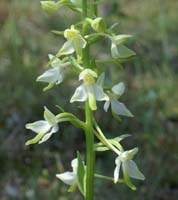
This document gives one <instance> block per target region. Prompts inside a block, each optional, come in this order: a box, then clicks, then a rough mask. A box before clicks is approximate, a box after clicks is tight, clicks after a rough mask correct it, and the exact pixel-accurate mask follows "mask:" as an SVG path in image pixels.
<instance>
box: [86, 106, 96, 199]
mask: <svg viewBox="0 0 178 200" xmlns="http://www.w3.org/2000/svg"><path fill="white" fill-rule="evenodd" d="M85 115H86V126H87V127H86V131H85V134H86V146H87V149H86V151H87V152H86V157H87V158H86V160H87V168H86V200H93V196H94V168H95V151H94V134H93V116H92V111H91V109H90V107H89V103H88V102H86V104H85Z"/></svg>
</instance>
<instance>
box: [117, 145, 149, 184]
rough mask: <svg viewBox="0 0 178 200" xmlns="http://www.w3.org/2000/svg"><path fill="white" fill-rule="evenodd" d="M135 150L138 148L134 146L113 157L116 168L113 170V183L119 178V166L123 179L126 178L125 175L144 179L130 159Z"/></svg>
mask: <svg viewBox="0 0 178 200" xmlns="http://www.w3.org/2000/svg"><path fill="white" fill-rule="evenodd" d="M137 152H138V148H134V149H132V150H129V151H124V152H122V153H121V154H120V155H119V156H118V157H117V158H116V159H115V164H116V168H115V170H114V182H115V183H117V181H118V179H119V175H120V168H121V167H122V170H123V174H124V176H125V177H124V178H125V179H127V175H128V176H130V177H132V178H135V179H140V180H144V179H145V177H144V175H143V174H142V173H141V172H140V171H139V169H138V167H137V165H136V163H135V162H134V161H133V160H132V159H133V157H134V156H135V154H136V153H137ZM126 182H127V180H126Z"/></svg>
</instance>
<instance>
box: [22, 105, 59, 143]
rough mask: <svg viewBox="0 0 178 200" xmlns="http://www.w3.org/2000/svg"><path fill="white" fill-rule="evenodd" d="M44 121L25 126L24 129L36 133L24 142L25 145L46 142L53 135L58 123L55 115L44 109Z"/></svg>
mask: <svg viewBox="0 0 178 200" xmlns="http://www.w3.org/2000/svg"><path fill="white" fill-rule="evenodd" d="M44 119H45V120H40V121H36V122H33V123H29V124H26V126H25V127H26V128H27V129H30V130H32V131H34V132H36V133H37V135H36V136H35V137H34V138H33V139H31V140H28V141H27V142H26V145H30V144H35V143H37V142H39V144H40V143H43V142H45V141H47V140H48V139H49V138H50V137H51V135H52V134H53V133H56V132H57V131H58V125H57V123H58V121H57V120H56V118H55V115H54V114H53V113H52V112H51V111H49V110H48V109H47V108H46V107H45V111H44Z"/></svg>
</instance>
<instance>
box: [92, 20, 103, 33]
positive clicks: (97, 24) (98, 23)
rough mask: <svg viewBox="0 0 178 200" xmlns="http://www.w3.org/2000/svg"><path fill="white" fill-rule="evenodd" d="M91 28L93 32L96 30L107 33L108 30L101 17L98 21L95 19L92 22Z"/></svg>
mask: <svg viewBox="0 0 178 200" xmlns="http://www.w3.org/2000/svg"><path fill="white" fill-rule="evenodd" d="M91 26H92V28H93V30H95V31H96V32H105V30H106V24H105V22H104V20H103V18H101V17H97V18H96V19H94V20H93V21H92V22H91Z"/></svg>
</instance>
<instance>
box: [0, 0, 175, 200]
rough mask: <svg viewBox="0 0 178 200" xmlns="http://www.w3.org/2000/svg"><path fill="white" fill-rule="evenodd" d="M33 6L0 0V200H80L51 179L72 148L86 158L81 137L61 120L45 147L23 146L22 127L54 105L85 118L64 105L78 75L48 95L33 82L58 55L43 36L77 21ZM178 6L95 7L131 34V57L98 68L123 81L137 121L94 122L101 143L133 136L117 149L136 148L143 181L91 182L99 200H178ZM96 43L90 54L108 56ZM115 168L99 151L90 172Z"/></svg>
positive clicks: (106, 116) (147, 1)
mask: <svg viewBox="0 0 178 200" xmlns="http://www.w3.org/2000/svg"><path fill="white" fill-rule="evenodd" d="M39 2H40V1H37V0H31V1H28V0H1V1H0V91H1V92H0V177H1V178H0V199H1V200H11V199H12V200H16V199H17V200H21V199H22V200H26V199H27V200H57V199H59V200H70V199H72V200H80V199H82V198H81V196H80V195H79V194H78V193H77V192H76V193H75V194H69V193H67V187H66V185H64V184H63V183H62V182H60V181H59V180H56V178H55V174H56V173H60V172H63V171H64V170H70V160H71V159H73V158H74V157H75V156H76V151H77V150H80V151H81V152H83V153H84V151H85V143H84V134H83V133H82V131H80V130H78V129H76V128H74V127H73V126H72V125H70V124H68V123H63V124H60V131H59V132H60V133H59V134H54V135H53V137H52V138H51V139H50V140H49V141H48V142H46V143H45V144H41V145H33V146H30V147H26V146H25V145H24V144H25V141H26V140H27V139H29V138H32V137H33V133H32V132H30V131H26V130H25V128H24V125H25V124H26V123H27V122H33V121H35V120H39V119H42V116H43V106H44V105H46V106H47V107H48V108H49V109H50V110H51V111H53V112H54V113H56V114H57V113H58V112H59V110H58V108H57V107H56V106H55V105H60V106H62V107H63V108H64V110H66V111H71V110H72V112H75V113H77V115H78V116H79V117H80V118H82V117H83V111H82V110H80V109H77V107H76V105H79V104H72V105H70V104H69V98H70V97H71V95H72V94H73V91H74V89H75V88H74V87H72V86H73V85H74V84H77V82H76V80H77V77H71V76H69V77H68V80H66V81H65V82H64V83H63V84H61V85H59V86H57V87H55V89H53V90H51V91H49V92H45V93H44V92H42V88H43V87H44V84H43V83H42V84H40V83H36V82H35V80H36V78H37V76H38V75H39V74H41V72H43V71H44V69H45V67H44V66H45V63H46V62H47V59H48V58H47V55H48V53H56V52H57V50H58V49H59V48H60V47H61V44H62V43H63V41H64V40H63V38H60V37H58V36H56V35H53V34H52V33H51V32H50V31H51V30H64V29H65V28H66V27H68V26H69V25H70V24H72V22H75V21H76V20H77V19H79V17H80V16H79V15H76V14H75V13H73V12H71V11H69V10H67V9H63V10H60V12H59V14H56V15H52V16H49V15H47V14H45V13H44V12H43V11H42V10H41V8H40V3H39ZM177 10H178V1H177V0H169V1H168V0H132V1H131V0H112V1H103V3H102V5H101V6H100V8H99V14H100V15H101V16H103V17H105V18H106V20H107V23H108V24H109V25H111V24H112V23H114V22H119V25H118V26H117V29H116V30H117V32H118V33H125V34H132V35H134V39H133V40H132V41H131V43H130V44H129V46H130V47H131V48H132V49H134V50H135V51H136V52H137V58H136V59H135V60H134V61H133V62H129V63H125V64H123V66H122V67H121V66H117V65H113V66H108V65H106V66H104V67H105V68H106V70H107V74H108V77H112V78H113V79H114V81H115V83H117V81H124V82H125V84H126V88H127V89H126V93H125V95H124V96H123V98H122V100H123V101H124V102H125V103H126V105H127V106H128V108H129V109H130V110H131V111H132V112H133V113H134V115H135V117H134V118H133V119H128V118H122V122H118V121H116V120H114V119H112V116H111V114H110V113H104V112H103V111H102V107H101V109H100V111H98V112H97V114H96V117H97V119H98V121H100V124H101V126H102V128H103V130H104V132H106V135H107V137H114V136H118V135H120V134H132V137H130V138H128V139H126V140H125V141H124V145H125V147H127V149H131V148H133V147H135V146H138V147H139V148H140V151H139V153H138V155H137V156H136V162H137V163H138V165H139V168H140V169H141V171H143V173H144V174H145V176H146V180H145V181H143V182H139V181H134V183H135V184H136V185H137V186H138V190H137V191H135V192H133V191H131V190H130V189H129V188H128V187H127V186H126V185H114V184H113V183H110V182H105V181H100V180H96V183H95V184H96V187H95V188H96V189H95V193H96V198H95V199H96V200H107V199H110V200H118V199H120V200H130V199H132V200H177V199H178V92H177V91H178V90H177V88H178V64H177V63H178V12H177ZM74 16H75V17H74ZM100 45H101V46H99V47H98V48H97V47H95V49H93V51H92V52H94V53H95V52H97V54H98V56H101V57H105V56H106V53H108V52H102V51H101V50H102V49H105V47H106V46H108V44H107V43H104V42H103V43H101V44H100ZM101 67H103V66H101ZM74 81H75V82H74ZM113 170H114V155H112V154H111V153H104V154H103V153H98V154H97V167H96V171H97V172H100V173H104V174H107V175H110V176H113Z"/></svg>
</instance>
